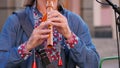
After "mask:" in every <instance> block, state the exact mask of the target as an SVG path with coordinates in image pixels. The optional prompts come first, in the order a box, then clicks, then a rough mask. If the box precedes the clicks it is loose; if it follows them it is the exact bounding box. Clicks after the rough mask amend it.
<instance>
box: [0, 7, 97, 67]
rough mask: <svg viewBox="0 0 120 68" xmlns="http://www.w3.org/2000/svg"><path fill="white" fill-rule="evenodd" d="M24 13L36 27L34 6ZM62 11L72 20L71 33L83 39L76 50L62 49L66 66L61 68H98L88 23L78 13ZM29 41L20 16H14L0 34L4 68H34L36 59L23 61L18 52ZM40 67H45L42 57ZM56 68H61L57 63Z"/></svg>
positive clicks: (1, 56) (0, 49)
mask: <svg viewBox="0 0 120 68" xmlns="http://www.w3.org/2000/svg"><path fill="white" fill-rule="evenodd" d="M24 10H25V12H26V14H27V17H28V20H29V21H30V23H31V24H34V21H33V15H32V9H31V7H26V8H25V9H24ZM62 11H63V12H64V13H62V14H63V15H64V16H65V17H66V18H67V20H68V24H69V27H70V29H71V31H72V32H74V33H75V34H76V36H77V37H79V40H78V44H76V45H75V46H74V48H71V49H68V48H65V49H63V50H62V52H61V55H62V56H61V57H62V60H63V66H62V67H60V68H75V67H76V65H77V66H78V67H79V68H98V65H99V55H98V53H97V52H96V48H95V46H94V44H93V43H92V40H91V36H90V33H89V29H88V27H87V25H86V23H85V22H84V21H83V20H82V19H81V17H80V16H78V15H76V14H75V13H72V12H70V11H68V10H66V9H63V10H62ZM33 26H34V25H33ZM26 27H27V26H26ZM27 40H28V37H27V35H26V34H25V32H24V31H23V29H22V28H21V26H20V21H19V19H18V17H17V16H16V15H15V14H11V15H10V16H9V17H8V19H7V20H6V23H5V24H4V26H3V29H2V31H1V34H0V68H31V66H32V61H33V56H30V57H29V58H28V59H27V60H23V59H22V58H21V56H20V55H19V53H18V46H19V45H20V44H21V43H24V42H25V41H27ZM62 44H63V45H66V44H65V42H62ZM66 53H67V54H66ZM37 65H38V68H44V65H43V64H42V61H41V60H40V59H39V58H37ZM54 65H56V68H58V67H57V64H56V63H54Z"/></svg>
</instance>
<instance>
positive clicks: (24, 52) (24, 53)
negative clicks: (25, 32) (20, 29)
mask: <svg viewBox="0 0 120 68" xmlns="http://www.w3.org/2000/svg"><path fill="white" fill-rule="evenodd" d="M25 46H26V42H25V43H23V44H21V45H20V46H19V47H18V53H19V54H20V56H21V57H22V58H23V59H25V60H26V59H27V58H28V57H29V56H30V55H31V54H32V53H31V52H29V51H27V50H26V48H25Z"/></svg>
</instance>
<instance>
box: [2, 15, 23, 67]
mask: <svg viewBox="0 0 120 68" xmlns="http://www.w3.org/2000/svg"><path fill="white" fill-rule="evenodd" d="M19 27H20V26H18V18H17V17H16V16H15V15H10V16H9V17H8V19H7V20H6V22H5V24H4V26H3V28H2V31H1V33H0V67H1V66H2V67H3V68H6V67H10V68H15V67H16V66H17V65H18V64H19V63H20V62H21V61H23V59H22V58H21V56H20V54H19V53H18V46H19V45H16V42H18V40H17V31H18V28H19ZM13 66H14V67H13Z"/></svg>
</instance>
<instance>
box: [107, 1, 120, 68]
mask: <svg viewBox="0 0 120 68" xmlns="http://www.w3.org/2000/svg"><path fill="white" fill-rule="evenodd" d="M106 2H108V4H109V5H110V6H112V8H113V10H114V12H115V22H116V37H117V52H118V63H119V68H120V49H119V47H120V46H119V40H120V7H117V5H115V4H113V3H112V2H111V1H109V0H106ZM117 14H118V17H117Z"/></svg>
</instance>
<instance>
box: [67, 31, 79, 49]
mask: <svg viewBox="0 0 120 68" xmlns="http://www.w3.org/2000/svg"><path fill="white" fill-rule="evenodd" d="M66 43H67V45H68V46H69V47H70V48H73V47H74V45H75V44H78V37H77V36H76V35H75V34H74V33H72V36H71V37H70V38H69V39H67V40H66Z"/></svg>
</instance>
